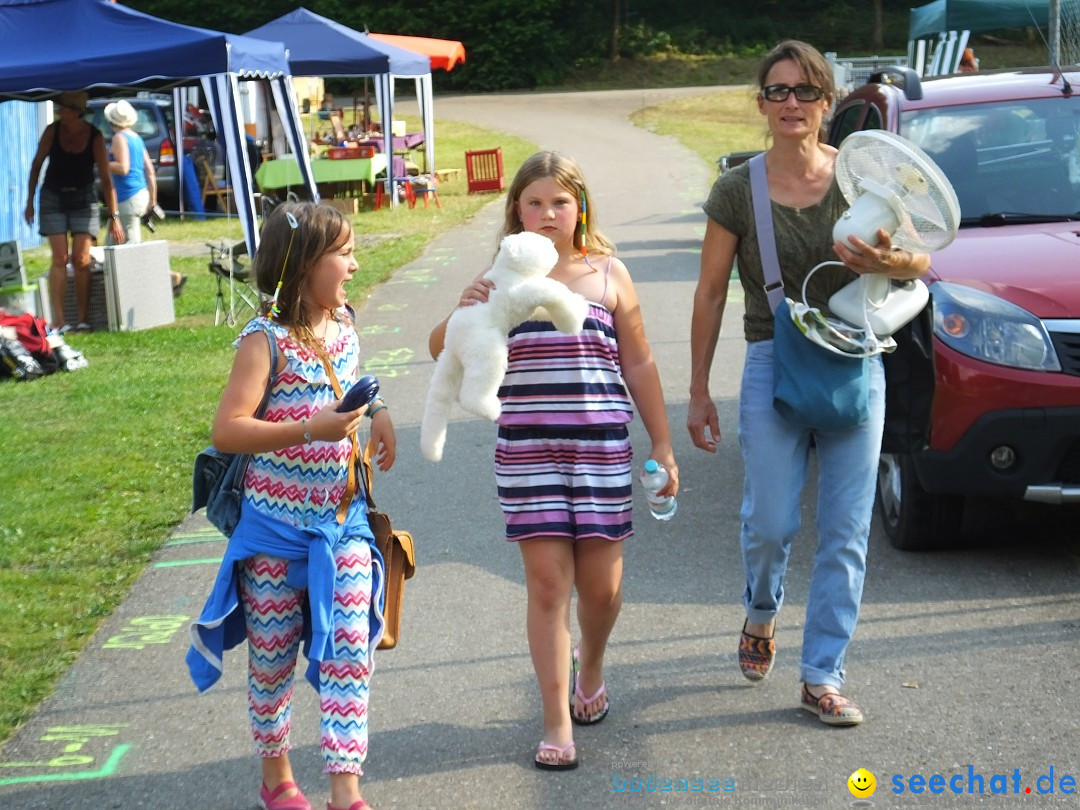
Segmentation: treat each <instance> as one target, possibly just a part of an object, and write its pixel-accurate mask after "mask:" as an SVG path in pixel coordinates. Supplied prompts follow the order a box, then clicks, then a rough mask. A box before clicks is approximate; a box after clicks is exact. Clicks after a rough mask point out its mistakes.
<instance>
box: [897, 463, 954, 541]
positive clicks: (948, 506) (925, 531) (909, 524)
mask: <svg viewBox="0 0 1080 810" xmlns="http://www.w3.org/2000/svg"><path fill="white" fill-rule="evenodd" d="M877 508H878V514H879V515H880V516H881V523H882V525H883V526H884V527H885V534H886V535H887V536H888V538H889V542H890V543H892V544H893V546H895V547H896V548H898V549H900V550H902V551H928V550H930V549H944V548H950V547H951V546H953V545H955V544H956V543H957V542H958V540H959V539H960V529H961V526H962V523H963V518H964V499H963V497H962V496H960V495H941V494H936V493H932V492H927V491H926V490H925V489H923V488H922V484H920V483H919V476H918V474H917V473H916V472H915V465H914V463H913V462H912V460H911V456H910V455H908V454H906V453H905V454H892V453H882V454H881V459H880V461H879V462H878V486H877Z"/></svg>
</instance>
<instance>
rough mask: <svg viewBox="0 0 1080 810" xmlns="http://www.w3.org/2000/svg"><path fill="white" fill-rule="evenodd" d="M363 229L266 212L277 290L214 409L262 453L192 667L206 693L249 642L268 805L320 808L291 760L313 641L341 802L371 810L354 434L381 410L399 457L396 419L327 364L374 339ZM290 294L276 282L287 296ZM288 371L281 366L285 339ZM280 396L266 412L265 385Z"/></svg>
mask: <svg viewBox="0 0 1080 810" xmlns="http://www.w3.org/2000/svg"><path fill="white" fill-rule="evenodd" d="M353 247H354V240H353V232H352V226H351V224H350V223H349V220H348V219H347V218H346V217H345V215H344V214H342V213H341V212H339V211H337V210H335V209H333V208H330V207H328V206H320V205H316V204H313V203H297V204H286V205H282V206H279V207H278V208H276V209H275V210H274V211H273V213H272V214H271V215H270V216H269V217H268V218H267V221H266V225H265V226H264V228H263V232H262V245H261V246H260V248H259V251H258V253H256V254H255V259H254V262H253V271H254V274H255V277H256V279H257V281H258V285H259V288H260V290H261V291H262V292H263V293H265V294H266V295H267V296H270V295H274V298H273V300H271V301H270V302H269V303H268V304H267V305H266V307H265V310H266V311H265V312H264V314H263V315H262V316H261V317H258V318H255V319H254V320H252V321H251V322H250V323H249V324H248V325H247V327H246V328H245V329H244V330H243V331H242V332H241V334H240V337H239V338H238V339H237V352H236V359H235V361H234V362H233V368H232V373H231V374H230V376H229V380H228V383H227V384H226V386H225V391H224V393H223V394H222V397H221V403H220V405H219V406H218V412H217V416H216V417H215V419H214V426H213V442H214V445H215V447H217V448H218V449H219V450H222V451H225V452H230V453H250V454H251V462H250V463H249V464H248V467H247V472H246V474H245V476H244V500H243V503H242V507H241V514H240V521H239V523H238V524H237V526H236V529H235V531H234V532H233V535H232V537H231V538H230V539H229V545H228V548H227V549H226V553H225V558H224V560H223V562H222V565H221V568H220V571H219V573H218V578H217V582H216V583H215V586H214V590H213V592H212V593H211V596H210V598H209V600H208V601H207V603H206V607H205V608H204V610H203V612H202V615H201V616H200V617H199V620H198V621H197V622H195V623H194V624H193V625H192V634H191V635H192V646H191V649H190V650H189V652H188V656H187V662H188V667H189V670H190V672H191V675H192V678H193V680H194V681H195V683H196V685H197V686H198V687H199V689H200V690H202V691H205V690H206V689H209V688H210V686H211V685H212V684H213V683H214V682H215V681H216V680H217V679H218V677H219V676H220V674H221V667H222V663H221V656H222V652H223V651H224V650H225V649H228V648H229V647H232V646H235V645H237V644H239V643H241V642H242V641H243V640H244V639H245V637H246V640H247V642H248V710H249V715H250V719H251V729H252V735H253V737H254V740H255V751H256V753H257V754H258V755H259V756H260V757H261V762H262V786H261V788H260V791H259V799H260V802H261V805H262V807H264V808H266V810H310V808H311V805H310V803H309V802H308V800H307V799H306V798H305V796H304V794H303V793H302V792H301V791H300V789H299V788H298V787H297V785H296V783H295V781H294V779H293V773H292V767H291V765H290V763H289V756H288V751H289V748H290V743H289V731H290V726H291V706H292V693H293V676H294V671H295V669H296V663H297V653H298V651H299V648H300V643H301V640H305V641H306V642H308V644H309V646H306V647H305V653H306V655H307V658H308V662H309V665H308V667H307V672H306V677H307V679H308V681H309V682H310V683H311V684H312V685H313V686H314V687H315V688H316V689H317V690H318V692H319V696H320V705H321V712H322V722H321V726H320V732H321V734H320V738H321V749H322V754H323V759H324V761H325V772H326V773H328V774H329V775H330V799H331V801H330V803H329V804H327V809H328V810H362V808H367V807H369V805H367V804H366V803H365V802H364V800H363V799H362V798H361V796H360V784H359V777H360V775H361V773H362V768H361V765H362V763H363V761H364V759H365V758H366V756H367V746H368V738H367V709H368V685H369V681H370V678H371V668H372V654H373V653H374V651H375V647H376V646H377V644H378V641H379V637H380V636H381V632H382V627H381V596H382V592H381V579H382V560H381V558H380V557H379V554H378V551H377V549H376V547H375V543H374V537H373V536H372V533H371V530H370V528H369V527H368V522H367V513H366V504H365V499H364V497H363V494H362V493H359V494H357V496H356V497H354V498H352V500H351V501H350V500H349V492H350V490H349V488H348V487H347V479H348V468H349V463H350V459H351V458H352V454H353V443H352V441H351V439H350V438H349V434H350V433H353V432H355V431H356V430H357V429H358V428H359V427H360V426H361V423H362V419H363V417H364V415H365V412H366V413H367V414H368V415H369V416H370V417H371V438H372V440H373V441H374V443H375V445H376V447H377V455H376V459H375V461H376V464H377V465H378V467H379V469H380V470H383V471H386V470H389V469H390V467H391V466H392V465H393V463H394V456H395V435H394V426H393V424H392V423H391V420H390V415H389V412H388V410H387V409H386V405H385V404H384V403H382V402H381V400H380V399H376V401H375V402H374V403H372V404H371V405H368V406H364V407H363V408H360V409H358V410H354V411H346V412H342V413H339V412H338V410H337V408H338V405H339V404H340V399H339V398H338V396H337V394H336V393H335V391H334V387H333V383H332V382H331V376H330V373H329V370H328V368H327V366H329V367H330V368H332V369H333V374H334V376H335V377H337V378H338V380H339V381H340V385H341V387H342V389H343V390H345V391H348V389H349V388H351V387H352V385H353V384H354V383H355V382H356V380H357V378H358V376H359V374H360V345H359V340H358V338H357V334H356V329H355V328H354V325H353V322H352V319H351V317H350V311H349V310H348V308H347V306H346V292H345V287H346V285H347V284H348V282H349V281H350V280H351V279H352V277H353V274H354V273H356V271H357V264H356V259H355V258H354V256H353ZM275 291H276V293H275ZM268 339H269V340H271V341H274V343H275V344H276V346H277V366H276V368H273V369H271V368H270V357H271V354H270V345H269V343H268ZM268 385H269V386H270V397H269V400H268V402H267V406H266V410H265V412H264V414H263V416H262V418H261V419H259V418H256V417H255V416H254V414H255V413H256V412H257V410H258V407H259V404H260V401H261V399H262V396H263V393H264V392H265V391H266V390H267V386H268Z"/></svg>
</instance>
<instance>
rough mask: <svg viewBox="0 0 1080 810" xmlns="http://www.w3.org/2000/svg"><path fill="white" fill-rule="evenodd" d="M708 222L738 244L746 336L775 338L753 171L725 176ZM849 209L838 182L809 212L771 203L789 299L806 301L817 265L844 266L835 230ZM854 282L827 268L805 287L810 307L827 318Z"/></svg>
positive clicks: (842, 270)
mask: <svg viewBox="0 0 1080 810" xmlns="http://www.w3.org/2000/svg"><path fill="white" fill-rule="evenodd" d="M702 208H703V209H704V210H705V213H706V214H708V215H709V218H710V219H712V220H713V221H714V222H716V223H717V224H718V225H721V226H723V227H724V228H726V229H727V230H729V231H731V233H733V234H735V236H737V237H738V239H739V245H738V247H737V248H736V251H735V258H736V260H737V261H738V268H739V281H740V282H741V283H742V286H743V293H744V295H745V299H746V314H745V315H744V316H743V330H744V332H745V334H746V339H747V341H749V342H754V341H758V340H769V339H771V338H772V336H773V315H772V310H771V309H770V308H769V300H768V297H767V296H766V294H765V273H764V271H763V270H762V268H761V254H760V251H759V250H758V238H757V226H756V225H755V222H754V205H753V202H752V198H751V194H750V165H749V163H741V164H739V165H738V166H736V167H735V168H734V169H731V170H729V171H726V172H724V173H723V174H722V175H720V177H719V178H717V180H716V182H715V183H714V184H713V187H712V191H711V192H709V199H707V200H706V201H705V204H704V205H703V206H702ZM847 208H848V204H847V202H846V201H845V200H844V196H843V194H841V193H840V188H839V186H837V185H836V180H835V179H834V180H833V182H832V185H830V186H829V190H828V191H827V192H825V196H824V197H822V198H821V200H820V201H819V202H817V203H815V204H814V205H810V206H807V207H806V208H791V207H789V206H786V205H780V203H777V202H774V203H772V215H773V229H774V230H775V232H776V254H777V257H778V259H779V260H780V278H781V279H782V280H783V282H784V294H785V295H786V296H787V297H788V298H792V299H794V300H796V301H801V300H802V285H803V279H805V278H806V275H807V273H809V272H810V271H811V270H812V269H813V268H814V266H815V265H816V264H818V263H819V262H823V261H839V258H838V257H837V255H836V253H835V252H834V251H833V238H832V229H833V225H834V224H835V223H836V220H837V219H838V218H839V217H840V215H841V214H842V213H843V212H844V211H846V210H847ZM854 278H855V273H854V271H852V270H849V269H847V268H846V267H835V266H832V265H830V266H828V267H822V268H821V269H820V270H818V271H817V272H816V273H814V275H813V277H812V278H811V279H810V283H809V284H807V287H806V299H807V301H806V302H807V303H808V304H809V305H810V306H812V307H817V308H818V309H820V310H821V311H822V312H823V313H824V314H826V315H831V313H830V312H829V309H828V300H829V296H830V295H832V294H833V293H834V292H836V291H837V290H839V289H840V288H841V287H843V286H844V285H845V284H847V283H848V282H849V281H851V280H852V279H854Z"/></svg>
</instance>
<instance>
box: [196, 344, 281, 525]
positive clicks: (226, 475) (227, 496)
mask: <svg viewBox="0 0 1080 810" xmlns="http://www.w3.org/2000/svg"><path fill="white" fill-rule="evenodd" d="M263 334H264V335H266V339H267V341H268V342H269V343H270V381H269V383H267V386H266V391H265V393H263V398H262V402H261V403H260V404H259V410H257V411H256V412H255V416H256V418H260V419H261V418H262V415H263V413H265V411H266V403H267V402H269V400H270V391H271V389H272V388H273V387H274V380H275V379H276V378H277V361H278V348H277V341H276V340H274V336H273V335H271V334H270V333H269V332H265V331H264V332H263ZM250 460H251V455H250V454H247V453H244V454H241V453H222V452H221V451H220V450H218V449H217V448H216V447H214V446H213V445H211V446H210V447H207V448H206V449H205V450H203V451H202V452H201V453H199V455H197V456H195V471H194V474H193V476H192V482H191V494H192V499H191V511H192V512H194V511H195V510H197V509H201V508H202V507H204V506H205V507H206V518H207V520H209V521H210V522H211V523H212V524H213V525H214V526H216V527H217V528H218V529H220V530H221V533H222V534H224V535H225V536H226V537H231V536H232V533H233V530H234V529H235V528H236V524H237V523H238V522H239V521H240V503H241V501H243V500H244V473H245V472H246V471H247V466H248V462H249V461H250Z"/></svg>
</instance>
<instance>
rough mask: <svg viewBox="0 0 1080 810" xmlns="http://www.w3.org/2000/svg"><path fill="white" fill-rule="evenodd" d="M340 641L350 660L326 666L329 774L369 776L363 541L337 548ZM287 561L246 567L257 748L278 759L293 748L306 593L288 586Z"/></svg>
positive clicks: (322, 679)
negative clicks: (365, 769)
mask: <svg viewBox="0 0 1080 810" xmlns="http://www.w3.org/2000/svg"><path fill="white" fill-rule="evenodd" d="M333 552H334V566H335V569H336V575H335V579H334V619H333V621H334V641H335V643H336V644H337V646H338V649H339V650H341V649H343V648H344V649H346V650H349V652H350V653H354V655H350V656H349V657H348V658H339V659H337V660H334V661H323V662H322V664H321V665H320V666H319V704H320V709H321V714H322V722H321V726H320V731H321V748H322V752H323V758H324V759H325V761H326V767H325V769H324V771H325V772H326V773H355V774H363V769H362V768H361V764H362V763H363V761H364V760H365V759H366V758H367V747H368V723H367V720H368V718H367V706H368V688H369V685H370V682H371V672H370V670H369V669H368V663H367V659H368V656H367V654H366V653H367V641H368V627H369V625H368V606H369V605H370V601H371V549H370V547H369V546H368V544H367V542H366V541H364V540H363V539H362V538H350V539H347V540H344V541H342V542H341V543H339V544H338V545H337V546H335V548H334V550H333ZM287 569H288V566H287V563H286V561H285V560H282V559H280V558H278V557H270V556H268V555H265V554H258V555H256V556H254V557H250V558H248V559H247V560H245V561H244V562H243V564H242V565H241V566H240V598H241V602H242V604H243V607H244V617H245V619H246V620H247V637H248V714H249V715H250V717H251V733H252V736H253V737H254V739H255V752H256V753H257V754H258V755H259V756H261V757H279V756H281V755H282V754H284V753H286V752H287V751H288V750H289V748H290V747H291V746H290V744H289V729H290V727H291V712H292V694H293V679H294V674H295V671H296V662H297V656H298V653H299V650H300V634H301V630H302V629H303V624H304V619H303V613H302V610H301V608H302V606H303V600H304V594H305V592H304V591H303V590H297V589H295V588H290V587H288V586H287V585H286V584H285V574H286V571H287Z"/></svg>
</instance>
